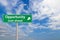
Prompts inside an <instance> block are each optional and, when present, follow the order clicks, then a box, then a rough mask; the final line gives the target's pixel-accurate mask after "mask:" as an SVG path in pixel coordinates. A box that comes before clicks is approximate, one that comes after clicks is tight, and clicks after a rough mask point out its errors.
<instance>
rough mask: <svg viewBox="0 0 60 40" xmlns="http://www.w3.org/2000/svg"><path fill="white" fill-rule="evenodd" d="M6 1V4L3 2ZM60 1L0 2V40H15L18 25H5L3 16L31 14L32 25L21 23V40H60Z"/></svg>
mask: <svg viewBox="0 0 60 40" xmlns="http://www.w3.org/2000/svg"><path fill="white" fill-rule="evenodd" d="M3 1H4V2H3ZM59 4H60V0H10V1H9V0H0V40H15V39H16V38H15V36H16V23H14V22H12V23H4V22H3V21H2V15H3V14H19V15H20V14H31V15H32V22H31V23H19V24H18V25H19V40H60V6H59Z"/></svg>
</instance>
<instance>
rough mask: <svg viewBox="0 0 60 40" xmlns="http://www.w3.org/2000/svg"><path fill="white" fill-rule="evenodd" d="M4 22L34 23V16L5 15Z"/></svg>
mask: <svg viewBox="0 0 60 40" xmlns="http://www.w3.org/2000/svg"><path fill="white" fill-rule="evenodd" d="M3 22H32V15H3Z"/></svg>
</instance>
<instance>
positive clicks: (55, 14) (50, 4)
mask: <svg viewBox="0 0 60 40" xmlns="http://www.w3.org/2000/svg"><path fill="white" fill-rule="evenodd" d="M30 2H31V3H30V9H31V10H32V11H36V13H35V14H33V20H36V19H37V20H42V19H44V18H46V17H49V22H48V24H47V25H49V26H48V28H51V29H55V30H58V29H60V27H59V25H60V21H59V20H60V11H59V10H60V6H59V4H60V0H44V1H42V2H39V1H38V0H34V1H32V0H30Z"/></svg>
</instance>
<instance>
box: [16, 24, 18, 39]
mask: <svg viewBox="0 0 60 40" xmlns="http://www.w3.org/2000/svg"><path fill="white" fill-rule="evenodd" d="M16 40H18V23H16Z"/></svg>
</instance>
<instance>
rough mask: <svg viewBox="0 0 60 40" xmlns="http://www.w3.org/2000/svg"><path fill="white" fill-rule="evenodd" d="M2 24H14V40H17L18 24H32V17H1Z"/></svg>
mask: <svg viewBox="0 0 60 40" xmlns="http://www.w3.org/2000/svg"><path fill="white" fill-rule="evenodd" d="M3 22H16V40H18V31H19V30H18V22H32V15H13V14H12V15H3Z"/></svg>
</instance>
